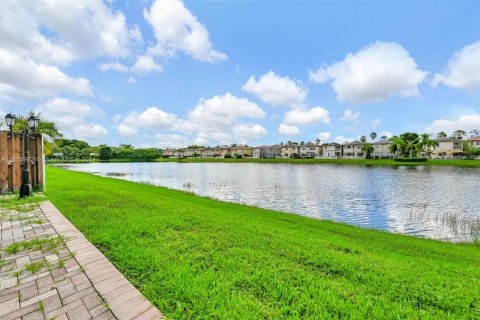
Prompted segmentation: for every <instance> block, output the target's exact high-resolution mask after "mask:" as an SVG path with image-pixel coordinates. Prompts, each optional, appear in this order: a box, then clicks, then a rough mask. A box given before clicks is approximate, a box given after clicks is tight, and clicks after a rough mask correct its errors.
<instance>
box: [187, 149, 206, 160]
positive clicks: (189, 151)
mask: <svg viewBox="0 0 480 320" xmlns="http://www.w3.org/2000/svg"><path fill="white" fill-rule="evenodd" d="M201 152H202V149H185V150H184V151H183V156H184V157H187V158H191V157H200V156H202V153H201Z"/></svg>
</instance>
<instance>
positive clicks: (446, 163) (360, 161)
mask: <svg viewBox="0 0 480 320" xmlns="http://www.w3.org/2000/svg"><path fill="white" fill-rule="evenodd" d="M156 161H158V162H233V163H236V162H238V163H242V162H259V163H312V164H313V163H335V164H361V165H390V166H392V165H393V166H399V165H402V166H418V165H434V166H461V167H478V166H480V160H428V161H426V162H396V161H394V160H391V159H256V158H244V159H232V158H227V159H224V158H185V159H178V158H161V159H158V160H156Z"/></svg>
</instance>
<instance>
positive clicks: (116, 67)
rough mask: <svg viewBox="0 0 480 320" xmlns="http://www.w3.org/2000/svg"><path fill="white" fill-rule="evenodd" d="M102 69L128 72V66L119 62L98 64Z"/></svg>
mask: <svg viewBox="0 0 480 320" xmlns="http://www.w3.org/2000/svg"><path fill="white" fill-rule="evenodd" d="M98 68H99V69H100V70H102V71H108V70H114V71H118V72H128V70H129V69H128V67H127V66H125V65H123V64H121V63H119V62H109V63H102V64H100V65H99V66H98Z"/></svg>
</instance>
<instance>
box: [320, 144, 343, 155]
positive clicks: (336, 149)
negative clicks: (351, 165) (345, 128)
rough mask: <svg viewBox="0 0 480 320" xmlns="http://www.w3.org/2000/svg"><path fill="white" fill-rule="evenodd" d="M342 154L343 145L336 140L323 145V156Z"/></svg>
mask: <svg viewBox="0 0 480 320" xmlns="http://www.w3.org/2000/svg"><path fill="white" fill-rule="evenodd" d="M341 156H342V145H341V144H339V143H336V142H331V143H324V144H323V145H322V157H323V158H340V157H341Z"/></svg>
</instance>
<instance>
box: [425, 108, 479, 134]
mask: <svg viewBox="0 0 480 320" xmlns="http://www.w3.org/2000/svg"><path fill="white" fill-rule="evenodd" d="M458 129H462V130H465V131H466V132H467V133H468V132H469V131H471V130H474V129H480V113H477V112H474V113H471V114H466V115H461V116H459V117H458V118H456V119H451V120H448V119H438V120H434V121H432V123H430V124H429V125H428V126H427V128H426V129H425V131H426V132H428V133H430V134H437V133H439V132H441V131H444V132H446V133H447V134H450V133H452V132H454V131H455V130H458Z"/></svg>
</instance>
